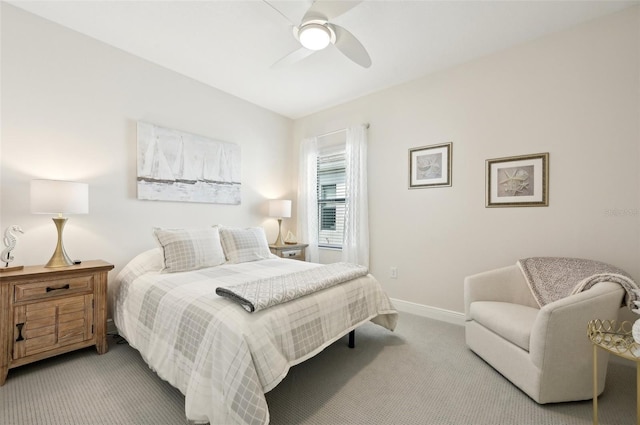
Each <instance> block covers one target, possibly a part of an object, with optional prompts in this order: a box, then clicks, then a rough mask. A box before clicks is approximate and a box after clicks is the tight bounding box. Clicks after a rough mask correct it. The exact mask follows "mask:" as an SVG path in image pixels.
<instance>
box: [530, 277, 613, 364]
mask: <svg viewBox="0 0 640 425" xmlns="http://www.w3.org/2000/svg"><path fill="white" fill-rule="evenodd" d="M623 296H624V289H623V288H622V287H621V286H620V285H619V284H617V283H613V282H601V283H598V284H596V285H594V286H593V287H592V288H591V289H588V290H586V291H583V292H580V293H578V294H575V295H571V296H568V297H565V298H562V299H560V300H557V301H554V302H552V303H549V304H547V305H545V306H544V307H542V309H540V313H539V314H538V317H537V318H536V321H535V322H534V324H533V328H532V329H531V340H530V341H529V347H530V351H529V353H530V355H531V361H532V362H533V363H534V364H535V365H536V366H538V367H539V368H540V369H543V368H545V369H548V368H549V367H550V366H551V365H553V368H554V369H557V370H561V369H562V368H563V367H577V366H578V364H580V363H584V362H589V361H590V360H591V356H590V353H591V342H590V341H589V338H588V337H587V325H588V323H589V321H590V320H593V319H603V320H604V319H608V320H615V319H617V318H618V311H619V309H620V304H621V302H622V297H623Z"/></svg>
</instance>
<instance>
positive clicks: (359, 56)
mask: <svg viewBox="0 0 640 425" xmlns="http://www.w3.org/2000/svg"><path fill="white" fill-rule="evenodd" d="M263 1H264V2H265V3H267V4H268V5H269V6H271V7H272V8H273V9H274V10H276V11H277V12H278V13H280V15H282V16H284V17H285V18H286V19H287V20H288V21H289V22H290V23H291V24H292V25H293V36H294V37H295V38H296V40H298V41H299V42H300V44H301V46H302V47H300V48H299V49H297V50H295V51H293V52H291V53H289V54H288V55H286V56H285V57H283V58H282V59H280V60H279V61H277V62H276V63H274V64H273V67H281V66H286V65H289V64H292V63H294V62H297V61H299V60H302V59H304V58H306V57H307V56H310V55H312V54H313V53H315V52H317V51H319V50H322V49H325V48H327V47H329V46H330V45H333V46H335V47H336V48H337V49H338V50H339V51H340V52H341V53H342V54H344V55H345V56H346V57H347V58H349V59H351V60H352V61H353V62H355V63H357V64H358V65H360V66H362V67H364V68H369V67H370V66H371V57H369V53H367V49H365V48H364V46H363V45H362V43H360V41H358V39H357V38H356V37H355V36H354V35H353V34H351V33H350V32H349V31H347V30H346V29H345V28H343V27H341V26H339V25H336V24H334V23H332V22H329V21H330V20H332V19H334V18H336V17H338V16H340V15H342V14H343V13H345V12H346V11H348V10H350V9H352V8H353V7H354V6H356V5H357V4H358V3H360V1H333V0H331V1H329V0H325V1H323V0H316V1H315V2H314V3H313V4H312V5H311V7H309V9H308V10H307V11H306V13H305V14H304V16H303V17H302V21H301V22H300V24H298V25H296V24H295V23H293V22H292V20H291V19H290V18H289V17H287V16H286V15H285V14H284V13H282V12H281V11H279V10H278V9H276V8H275V7H274V6H273V5H272V4H270V3H269V2H268V1H267V0H263Z"/></svg>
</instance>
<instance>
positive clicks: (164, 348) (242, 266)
mask: <svg viewBox="0 0 640 425" xmlns="http://www.w3.org/2000/svg"><path fill="white" fill-rule="evenodd" d="M154 234H155V235H156V238H157V239H158V241H159V243H160V247H159V248H156V249H152V250H149V251H146V252H143V253H141V254H139V255H138V256H136V257H135V258H134V259H132V260H131V261H130V262H129V263H128V264H127V265H126V266H125V267H124V268H123V269H122V270H121V272H120V273H119V274H118V276H117V277H116V279H115V280H114V282H113V283H112V286H113V288H112V291H111V293H112V295H113V299H112V307H113V319H114V322H115V325H116V327H117V329H118V332H119V334H120V335H121V336H122V337H124V338H125V339H126V340H127V341H128V343H129V344H130V345H131V346H132V347H133V348H135V349H136V350H138V351H139V352H140V354H141V355H142V357H143V359H144V360H145V361H146V363H147V364H148V365H149V366H150V367H151V369H153V370H154V371H155V372H156V373H157V374H158V375H159V376H160V377H161V378H162V379H164V380H166V381H168V382H169V383H170V384H171V385H173V386H174V387H176V388H178V389H179V390H180V391H181V392H182V393H183V394H184V395H185V414H186V417H187V419H188V420H190V421H192V422H194V423H207V422H209V423H211V424H212V425H215V424H267V423H268V422H269V410H268V406H267V403H266V400H265V396H264V394H265V393H266V392H268V391H270V390H271V389H273V388H274V387H275V386H276V385H277V384H278V383H279V382H281V381H282V379H284V377H285V376H286V375H287V372H288V371H289V368H290V367H291V366H293V365H296V364H298V363H300V362H302V361H304V360H306V359H308V358H310V357H312V356H314V355H316V354H318V353H319V352H320V351H322V350H323V349H324V348H325V347H327V346H328V345H330V344H332V343H333V342H335V341H336V340H338V339H340V338H341V337H343V336H344V335H346V334H348V333H350V332H352V331H353V330H354V329H355V328H356V327H358V326H359V325H361V324H363V323H365V322H367V321H372V322H374V323H376V324H378V325H380V326H383V327H385V328H387V329H389V330H393V329H394V328H395V326H396V322H397V312H396V311H395V310H394V308H393V306H392V305H391V302H390V300H389V298H388V297H387V295H386V294H385V293H384V292H383V291H382V289H381V287H380V284H379V283H378V282H377V281H376V279H375V278H374V277H373V276H371V275H370V274H368V273H367V274H364V275H362V276H359V277H356V278H353V279H349V280H347V281H345V282H341V283H337V284H333V285H330V286H328V287H325V288H324V289H319V290H317V291H315V292H313V293H310V294H307V295H301V296H296V297H293V299H290V300H287V299H284V300H283V301H286V302H280V303H275V305H270V306H268V308H267V307H265V308H263V309H259V310H256V311H254V312H249V311H248V310H249V309H247V308H246V306H243V305H241V304H240V303H238V302H237V300H233V299H230V298H228V297H226V296H220V295H218V293H221V292H220V289H221V288H227V289H233V288H236V287H239V286H241V285H253V284H260V283H264V282H266V281H273V280H278V279H284V278H287V277H288V276H300V275H304V274H305V273H308V271H309V270H312V271H316V270H319V269H316V268H320V267H323V266H321V265H319V264H313V263H308V262H304V261H297V260H287V259H281V258H278V257H276V256H273V255H271V253H270V252H269V250H268V245H267V244H266V237H265V236H264V231H263V230H262V229H260V228H249V229H230V228H220V229H218V228H214V230H213V231H211V229H199V230H198V231H189V230H184V229H177V230H176V229H171V230H167V229H155V232H154ZM203 234H204V236H203ZM211 245H213V246H214V249H213V251H212V250H211ZM265 247H266V250H265ZM216 290H218V291H216ZM216 292H218V293H216ZM263 292H264V291H263Z"/></svg>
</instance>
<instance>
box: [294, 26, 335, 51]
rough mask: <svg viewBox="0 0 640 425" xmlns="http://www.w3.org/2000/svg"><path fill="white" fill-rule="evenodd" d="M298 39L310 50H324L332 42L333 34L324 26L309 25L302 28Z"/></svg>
mask: <svg viewBox="0 0 640 425" xmlns="http://www.w3.org/2000/svg"><path fill="white" fill-rule="evenodd" d="M298 39H299V40H300V44H302V46H303V47H305V48H307V49H309V50H322V49H324V48H325V47H327V46H328V45H329V43H330V42H331V33H330V32H329V29H328V28H327V27H325V26H324V25H320V24H307V25H304V26H303V27H302V28H300V32H299V33H298Z"/></svg>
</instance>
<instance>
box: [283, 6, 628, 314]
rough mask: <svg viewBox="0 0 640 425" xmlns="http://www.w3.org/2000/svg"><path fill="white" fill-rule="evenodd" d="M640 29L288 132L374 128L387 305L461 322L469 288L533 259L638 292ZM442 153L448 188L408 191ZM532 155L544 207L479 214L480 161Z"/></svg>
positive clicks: (299, 123) (373, 170)
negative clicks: (544, 168) (423, 165)
mask: <svg viewBox="0 0 640 425" xmlns="http://www.w3.org/2000/svg"><path fill="white" fill-rule="evenodd" d="M639 30H640V17H639V12H638V8H637V7H636V8H633V9H628V10H626V11H624V12H621V13H618V14H615V15H612V16H609V17H605V18H602V19H600V20H597V21H594V22H590V23H587V24H584V25H581V26H579V27H576V28H574V29H571V30H568V31H565V32H562V33H557V34H554V35H551V36H547V37H545V38H542V39H539V40H536V41H533V42H530V43H527V44H524V45H521V46H518V47H515V48H511V49H508V50H505V51H502V52H499V53H496V54H493V55H491V56H487V57H484V58H480V59H478V60H474V61H472V62H469V63H465V64H463V65H460V66H458V67H455V68H453V69H448V70H444V71H442V72H439V73H437V74H434V75H429V76H426V77H424V78H422V79H419V80H417V81H413V82H410V83H407V84H404V85H400V86H397V87H393V88H389V89H387V90H384V91H381V92H377V93H375V94H372V95H369V96H366V97H363V98H360V99H357V100H355V101H353V102H350V103H347V104H344V105H341V106H337V107H335V108H331V109H329V110H326V111H323V112H320V113H317V114H314V115H311V116H308V117H305V118H303V119H299V120H296V122H295V124H294V139H295V141H296V142H299V141H300V140H302V139H303V138H304V137H309V136H312V135H315V134H321V133H324V132H327V131H330V130H335V129H338V128H344V127H346V126H348V125H350V124H357V123H364V122H369V123H370V124H371V128H370V130H369V196H370V202H369V205H370V231H371V271H372V273H373V274H374V275H376V276H377V277H378V279H379V280H380V281H381V282H382V283H383V286H384V288H385V289H386V291H387V292H388V293H389V294H390V296H392V297H393V298H396V299H400V300H405V301H410V302H413V303H418V304H423V305H428V306H433V307H437V308H440V309H445V310H452V311H458V312H460V311H463V279H464V277H465V276H466V275H469V274H473V273H477V272H481V271H484V270H488V269H491V268H495V267H501V266H506V265H509V264H514V263H515V262H516V260H517V259H519V258H524V257H529V256H571V257H582V258H591V259H597V260H600V261H605V262H609V263H612V264H614V265H616V266H619V267H621V268H623V269H625V270H627V271H628V272H629V273H631V274H632V276H633V277H634V278H635V279H636V280H638V281H640V261H639V260H640V199H639V197H640V174H639V172H638V169H639V165H640V130H639V125H640V124H639V123H640V98H639V96H640V84H639V76H640V58H639V52H640V42H639V40H640V37H639V35H640V34H639ZM373 60H374V63H375V58H373ZM445 142H453V178H452V180H453V186H452V187H450V188H437V189H436V188H432V189H413V190H409V189H407V186H408V149H409V148H412V147H418V146H424V145H432V144H439V143H445ZM540 152H549V153H550V192H549V193H550V204H549V207H536V208H485V160H486V159H490V158H500V157H505V156H513V155H524V154H532V153H540ZM391 266H397V267H398V278H397V280H392V279H390V278H389V268H390V267H391Z"/></svg>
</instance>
